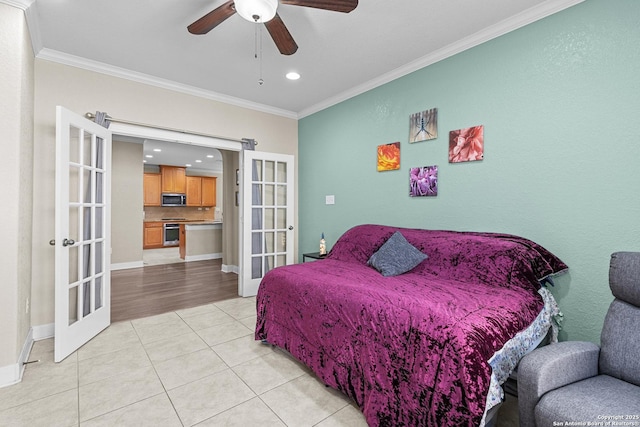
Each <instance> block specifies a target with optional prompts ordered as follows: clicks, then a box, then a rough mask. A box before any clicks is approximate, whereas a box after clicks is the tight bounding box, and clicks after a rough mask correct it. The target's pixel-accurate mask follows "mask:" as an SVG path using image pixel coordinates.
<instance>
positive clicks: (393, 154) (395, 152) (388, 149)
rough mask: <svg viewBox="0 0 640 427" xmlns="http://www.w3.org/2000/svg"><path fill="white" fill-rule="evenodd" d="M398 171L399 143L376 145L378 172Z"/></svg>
mask: <svg viewBox="0 0 640 427" xmlns="http://www.w3.org/2000/svg"><path fill="white" fill-rule="evenodd" d="M396 169H400V143H399V142H392V143H391V144H383V145H378V172H382V171H392V170H396Z"/></svg>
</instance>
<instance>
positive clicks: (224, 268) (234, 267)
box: [220, 264, 240, 274]
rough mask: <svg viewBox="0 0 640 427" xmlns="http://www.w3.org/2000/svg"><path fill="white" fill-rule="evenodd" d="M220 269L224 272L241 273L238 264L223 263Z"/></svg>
mask: <svg viewBox="0 0 640 427" xmlns="http://www.w3.org/2000/svg"><path fill="white" fill-rule="evenodd" d="M220 270H221V271H222V272H223V273H236V274H239V273H240V269H239V268H238V266H237V265H227V264H222V267H221V268H220Z"/></svg>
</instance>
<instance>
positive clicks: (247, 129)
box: [31, 59, 298, 325]
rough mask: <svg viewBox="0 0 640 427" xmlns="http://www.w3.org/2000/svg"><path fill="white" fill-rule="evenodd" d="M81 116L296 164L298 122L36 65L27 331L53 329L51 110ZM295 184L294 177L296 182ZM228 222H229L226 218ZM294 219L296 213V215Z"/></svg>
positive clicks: (87, 73) (58, 66) (39, 62)
mask: <svg viewBox="0 0 640 427" xmlns="http://www.w3.org/2000/svg"><path fill="white" fill-rule="evenodd" d="M56 105H62V106H64V107H66V108H68V109H70V110H71V111H75V112H76V113H79V114H84V113H86V112H95V111H97V110H99V111H106V112H107V113H108V114H109V115H110V116H111V117H114V118H120V119H125V120H130V121H133V122H138V123H146V124H150V125H155V126H165V127H169V128H174V129H185V130H190V131H195V132H200V133H205V134H212V135H223V136H225V137H229V138H235V139H240V138H255V139H256V140H257V141H258V142H259V145H258V147H257V149H258V150H261V151H271V152H276V153H283V154H292V155H294V156H297V152H298V150H297V141H298V126H297V121H296V120H295V119H290V118H285V117H281V116H276V115H273V114H268V113H263V112H258V111H253V110H249V109H246V108H241V107H236V106H231V105H228V104H223V103H220V102H216V101H212V100H209V99H204V98H199V97H195V96H192V95H186V94H183V93H177V92H172V91H170V90H166V89H160V88H157V87H154V86H149V85H145V84H141V83H136V82H133V81H129V80H125V79H120V78H115V77H111V76H107V75H104V74H99V73H96V72H92V71H87V70H83V69H79V68H75V67H70V66H66V65H61V64H58V63H54V62H50V61H46V60H41V59H36V61H35V123H34V127H35V147H34V149H35V151H34V167H35V170H37V171H38V173H37V174H36V176H35V191H34V215H35V216H36V217H37V218H38V221H35V223H34V238H33V269H32V274H33V289H32V292H33V297H32V299H33V304H32V305H33V311H32V313H33V314H32V318H31V320H32V323H33V324H34V325H45V324H49V323H52V322H53V321H54V302H53V301H54V293H53V273H54V259H53V251H52V250H51V249H50V247H49V245H48V241H49V239H51V238H52V237H51V236H53V233H54V215H53V210H54V196H53V180H54V176H55V167H54V162H53V157H54V156H53V153H54V147H55V106H56ZM296 178H297V175H296ZM225 218H226V216H225ZM296 218H297V207H296Z"/></svg>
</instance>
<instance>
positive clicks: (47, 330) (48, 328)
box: [31, 323, 56, 341]
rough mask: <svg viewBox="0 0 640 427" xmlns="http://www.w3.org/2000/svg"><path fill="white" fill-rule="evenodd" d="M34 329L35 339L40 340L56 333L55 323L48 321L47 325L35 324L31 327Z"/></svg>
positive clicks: (51, 336)
mask: <svg viewBox="0 0 640 427" xmlns="http://www.w3.org/2000/svg"><path fill="white" fill-rule="evenodd" d="M31 329H32V330H33V340H34V341H40V340H46V339H47V338H53V336H54V335H55V330H56V328H55V323H48V324H46V325H38V326H33V327H32V328H31Z"/></svg>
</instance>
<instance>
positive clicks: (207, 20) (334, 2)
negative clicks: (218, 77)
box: [187, 0, 358, 55]
mask: <svg viewBox="0 0 640 427" xmlns="http://www.w3.org/2000/svg"><path fill="white" fill-rule="evenodd" d="M279 3H280V4H286V5H291V6H304V7H313V8H316V9H324V10H331V11H334V12H343V13H349V12H351V11H352V10H353V9H355V8H356V7H357V6H358V0H280V2H279ZM277 8H278V0H228V1H227V2H226V3H225V4H223V5H222V6H220V7H218V8H216V9H214V10H212V11H211V12H209V13H207V14H206V15H204V16H203V17H202V18H200V19H198V20H197V21H195V22H194V23H192V24H191V25H189V26H188V27H187V29H188V30H189V32H190V33H191V34H206V33H208V32H209V31H211V30H212V29H214V28H215V27H217V26H218V25H220V24H221V23H223V22H224V21H225V20H226V19H227V18H229V17H230V16H232V15H233V14H234V13H236V12H237V13H238V15H240V16H242V17H243V18H244V19H246V20H247V21H251V22H255V23H257V24H258V23H264V25H265V27H267V31H269V34H270V35H271V38H272V39H273V41H274V43H275V44H276V46H277V47H278V50H279V51H280V53H281V54H283V55H293V54H294V53H296V51H297V50H298V45H297V44H296V42H295V40H293V37H292V36H291V33H289V30H288V29H287V27H286V26H285V25H284V22H282V19H280V16H279V15H278V13H277Z"/></svg>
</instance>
